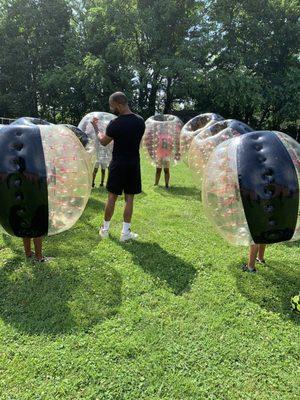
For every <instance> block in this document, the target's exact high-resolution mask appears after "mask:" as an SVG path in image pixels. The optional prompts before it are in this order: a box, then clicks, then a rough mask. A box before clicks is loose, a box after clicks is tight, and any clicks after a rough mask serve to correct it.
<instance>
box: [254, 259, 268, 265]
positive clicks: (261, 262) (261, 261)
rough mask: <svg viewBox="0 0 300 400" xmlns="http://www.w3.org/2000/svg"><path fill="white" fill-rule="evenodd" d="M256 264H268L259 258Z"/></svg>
mask: <svg viewBox="0 0 300 400" xmlns="http://www.w3.org/2000/svg"><path fill="white" fill-rule="evenodd" d="M256 262H258V264H265V263H266V261H265V260H260V259H259V258H257V259H256Z"/></svg>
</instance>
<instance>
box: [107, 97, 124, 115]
mask: <svg viewBox="0 0 300 400" xmlns="http://www.w3.org/2000/svg"><path fill="white" fill-rule="evenodd" d="M109 108H110V111H111V112H112V113H114V114H116V115H121V114H124V113H126V112H127V111H128V110H129V107H128V99H127V97H126V95H125V94H124V93H123V92H115V93H113V94H112V95H111V96H110V98H109Z"/></svg>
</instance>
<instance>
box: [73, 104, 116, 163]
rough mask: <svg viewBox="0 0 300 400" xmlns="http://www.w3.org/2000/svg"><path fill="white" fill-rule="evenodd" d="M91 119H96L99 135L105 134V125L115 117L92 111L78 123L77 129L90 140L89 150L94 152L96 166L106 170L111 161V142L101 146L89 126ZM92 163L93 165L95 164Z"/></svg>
mask: <svg viewBox="0 0 300 400" xmlns="http://www.w3.org/2000/svg"><path fill="white" fill-rule="evenodd" d="M93 118H97V120H98V121H97V126H98V130H99V133H102V134H103V133H105V131H106V128H107V125H108V124H109V123H110V121H112V120H114V119H115V118H116V116H115V115H113V114H110V113H107V112H98V111H94V112H91V113H89V114H87V115H86V116H85V117H84V118H83V119H82V120H81V121H80V123H79V125H78V128H80V129H81V130H83V131H84V132H85V133H86V134H87V136H88V138H89V140H90V143H91V144H90V148H91V149H93V148H94V151H95V163H97V164H98V165H97V166H102V167H103V169H105V168H107V167H108V166H109V163H110V162H111V159H112V151H113V142H111V143H110V144H109V145H108V146H102V145H101V143H100V141H99V139H98V136H97V134H96V132H95V128H94V127H93V125H92V124H91V121H92V120H93ZM95 163H94V164H95Z"/></svg>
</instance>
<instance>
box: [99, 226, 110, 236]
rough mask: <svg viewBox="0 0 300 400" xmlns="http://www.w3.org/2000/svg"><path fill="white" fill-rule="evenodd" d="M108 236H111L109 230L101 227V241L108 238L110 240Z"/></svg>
mask: <svg viewBox="0 0 300 400" xmlns="http://www.w3.org/2000/svg"><path fill="white" fill-rule="evenodd" d="M108 235H109V231H108V230H107V229H104V228H103V226H101V228H100V229H99V236H100V239H106V238H108Z"/></svg>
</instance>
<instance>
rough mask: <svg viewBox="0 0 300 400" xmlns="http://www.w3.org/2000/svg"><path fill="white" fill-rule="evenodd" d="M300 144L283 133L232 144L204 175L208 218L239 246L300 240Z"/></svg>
mask: <svg viewBox="0 0 300 400" xmlns="http://www.w3.org/2000/svg"><path fill="white" fill-rule="evenodd" d="M299 182H300V145H299V144H298V143H297V142H296V141H295V140H294V139H292V138H291V137H289V136H287V135H285V134H284V133H281V132H269V131H258V132H251V133H247V134H245V135H242V136H240V137H237V138H234V139H230V140H227V141H226V142H223V143H222V144H220V145H219V146H218V147H217V148H216V149H215V151H214V152H213V153H212V155H211V157H210V159H209V162H208V164H207V167H206V169H205V173H204V181H203V203H204V209H205V212H206V215H207V216H208V217H209V219H210V220H211V221H212V223H213V224H214V225H215V226H216V228H217V229H218V231H219V232H220V233H221V234H222V236H223V237H224V238H225V239H226V240H228V241H229V242H231V243H233V244H237V245H249V244H253V243H257V244H260V243H262V244H269V243H276V242H282V241H290V240H298V239H300V209H299Z"/></svg>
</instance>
